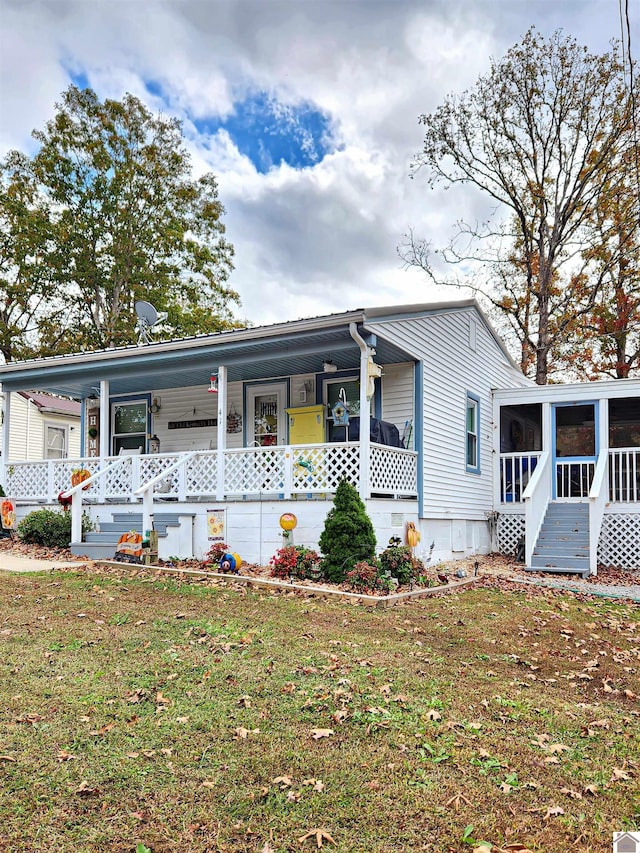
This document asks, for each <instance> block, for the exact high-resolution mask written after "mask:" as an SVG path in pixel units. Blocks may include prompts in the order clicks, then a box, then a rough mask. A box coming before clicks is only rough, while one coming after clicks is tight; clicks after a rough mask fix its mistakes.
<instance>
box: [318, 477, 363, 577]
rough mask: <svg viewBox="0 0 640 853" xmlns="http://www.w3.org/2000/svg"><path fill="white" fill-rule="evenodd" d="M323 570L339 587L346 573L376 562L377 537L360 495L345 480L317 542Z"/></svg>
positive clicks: (337, 492)
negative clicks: (356, 565) (363, 563)
mask: <svg viewBox="0 0 640 853" xmlns="http://www.w3.org/2000/svg"><path fill="white" fill-rule="evenodd" d="M319 545H320V550H321V551H322V553H323V555H324V560H323V569H324V572H325V574H326V576H327V578H328V579H329V580H330V581H332V582H333V583H342V582H343V580H344V578H345V575H346V573H347V572H349V571H351V569H353V567H354V566H355V564H356V563H360V562H362V561H363V560H367V561H371V560H375V555H376V535H375V533H374V530H373V524H372V523H371V519H370V518H369V516H368V515H367V511H366V509H365V507H364V504H363V503H362V501H361V500H360V495H359V494H358V492H357V491H356V489H355V488H354V487H353V486H352V485H351V483H349V481H348V480H342V481H341V482H340V484H339V485H338V488H337V489H336V496H335V498H334V499H333V507H332V508H331V509H330V510H329V512H328V514H327V518H326V520H325V523H324V530H323V531H322V534H321V535H320V540H319Z"/></svg>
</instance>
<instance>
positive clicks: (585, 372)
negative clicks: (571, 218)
mask: <svg viewBox="0 0 640 853" xmlns="http://www.w3.org/2000/svg"><path fill="white" fill-rule="evenodd" d="M636 157H637V151H633V148H630V149H629V150H628V151H626V152H625V155H624V161H623V162H624V168H621V169H620V170H618V172H617V173H616V174H615V176H614V178H613V180H612V181H611V182H610V184H608V185H607V186H606V187H605V188H604V190H603V192H602V193H601V194H600V198H599V202H598V205H597V207H596V208H595V209H594V211H593V213H592V215H591V217H590V220H589V226H590V228H591V229H592V231H593V233H594V239H593V246H592V248H590V249H589V250H588V251H587V252H585V259H586V260H587V262H589V264H590V266H591V269H592V270H593V276H594V277H597V278H598V280H599V281H600V282H601V286H600V287H599V288H598V294H597V299H596V301H595V303H594V305H593V307H592V308H591V310H590V311H589V313H588V314H587V315H586V316H585V322H584V324H582V328H581V336H582V340H583V347H582V352H581V353H575V352H571V353H568V354H567V355H566V356H565V360H566V361H567V363H568V364H569V366H570V367H571V368H572V369H573V370H574V372H576V373H577V374H578V375H579V376H580V377H581V378H586V379H599V378H603V377H606V378H613V379H625V378H627V377H628V376H629V375H630V374H631V373H632V372H633V371H635V370H637V369H638V368H640V209H639V207H638V205H639V204H640V196H639V195H638V180H639V178H638V176H637V175H634V171H635V167H636V165H637V164H636V162H635V160H636Z"/></svg>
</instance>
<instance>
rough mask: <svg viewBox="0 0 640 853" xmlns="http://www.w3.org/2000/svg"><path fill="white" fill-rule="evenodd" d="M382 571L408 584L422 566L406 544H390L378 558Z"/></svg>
mask: <svg viewBox="0 0 640 853" xmlns="http://www.w3.org/2000/svg"><path fill="white" fill-rule="evenodd" d="M378 559H379V560H380V566H381V568H382V571H383V572H388V573H389V574H390V575H391V577H393V578H397V579H398V582H399V583H401V584H403V585H406V584H410V583H411V581H413V580H414V579H415V578H416V577H417V575H418V571H419V570H421V569H422V568H423V566H422V563H420V561H419V560H414V558H413V555H412V554H411V548H409V546H408V545H390V546H389V547H388V548H385V550H384V551H383V552H382V554H380V557H379V558H378Z"/></svg>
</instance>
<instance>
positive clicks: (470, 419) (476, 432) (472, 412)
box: [466, 392, 480, 474]
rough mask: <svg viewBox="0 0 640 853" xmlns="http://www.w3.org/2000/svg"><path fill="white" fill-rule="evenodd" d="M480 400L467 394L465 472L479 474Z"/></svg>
mask: <svg viewBox="0 0 640 853" xmlns="http://www.w3.org/2000/svg"><path fill="white" fill-rule="evenodd" d="M479 425H480V400H479V399H478V397H476V396H474V395H473V394H470V393H469V392H467V425H466V427H467V429H466V432H467V459H466V462H467V471H468V472H469V473H470V474H479V473H480V426H479Z"/></svg>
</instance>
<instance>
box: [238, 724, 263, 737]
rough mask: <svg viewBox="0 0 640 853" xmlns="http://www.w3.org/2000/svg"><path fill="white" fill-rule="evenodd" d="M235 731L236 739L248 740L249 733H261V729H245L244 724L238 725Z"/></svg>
mask: <svg viewBox="0 0 640 853" xmlns="http://www.w3.org/2000/svg"><path fill="white" fill-rule="evenodd" d="M234 732H235V734H234V736H233V739H234V740H246V739H247V738H248V737H249V735H259V734H260V729H245V728H244V726H238V727H237V728H236V729H234Z"/></svg>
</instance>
